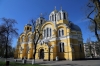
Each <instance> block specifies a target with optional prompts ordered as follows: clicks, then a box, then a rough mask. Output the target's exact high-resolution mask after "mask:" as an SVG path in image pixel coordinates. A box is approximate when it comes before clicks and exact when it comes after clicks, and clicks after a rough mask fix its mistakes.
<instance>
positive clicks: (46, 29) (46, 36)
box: [45, 29, 47, 37]
mask: <svg viewBox="0 0 100 66" xmlns="http://www.w3.org/2000/svg"><path fill="white" fill-rule="evenodd" d="M45 37H47V29H45Z"/></svg>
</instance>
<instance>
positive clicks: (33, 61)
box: [32, 45, 36, 64]
mask: <svg viewBox="0 0 100 66" xmlns="http://www.w3.org/2000/svg"><path fill="white" fill-rule="evenodd" d="M35 55H36V45H34V54H33V60H32V64H35Z"/></svg>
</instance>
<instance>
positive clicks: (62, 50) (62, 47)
mask: <svg viewBox="0 0 100 66" xmlns="http://www.w3.org/2000/svg"><path fill="white" fill-rule="evenodd" d="M62 52H64V43H62Z"/></svg>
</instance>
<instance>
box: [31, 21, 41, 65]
mask: <svg viewBox="0 0 100 66" xmlns="http://www.w3.org/2000/svg"><path fill="white" fill-rule="evenodd" d="M31 22H32V27H33V48H34V53H33V58H34V60H33V61H32V64H35V55H36V47H37V44H38V42H39V41H40V39H41V36H42V30H41V25H40V24H38V25H36V22H35V21H34V20H33V19H32V20H31Z"/></svg>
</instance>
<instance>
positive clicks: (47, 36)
mask: <svg viewBox="0 0 100 66" xmlns="http://www.w3.org/2000/svg"><path fill="white" fill-rule="evenodd" d="M48 32H49V28H47V37H48V36H49V35H48Z"/></svg>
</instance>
